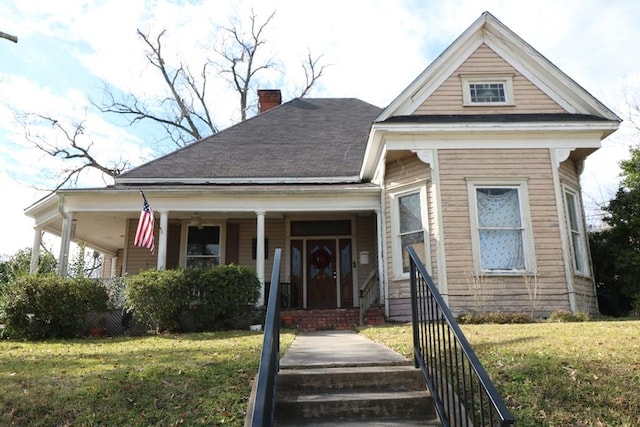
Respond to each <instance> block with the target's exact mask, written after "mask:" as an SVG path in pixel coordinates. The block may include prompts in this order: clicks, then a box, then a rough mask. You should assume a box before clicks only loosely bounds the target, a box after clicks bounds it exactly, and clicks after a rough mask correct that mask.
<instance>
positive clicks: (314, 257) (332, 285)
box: [307, 239, 338, 308]
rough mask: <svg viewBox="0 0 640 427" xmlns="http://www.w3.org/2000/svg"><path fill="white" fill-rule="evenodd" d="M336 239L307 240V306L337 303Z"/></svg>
mask: <svg viewBox="0 0 640 427" xmlns="http://www.w3.org/2000/svg"><path fill="white" fill-rule="evenodd" d="M337 272H338V267H337V265H336V240H335V239H322V240H307V306H308V307H309V308H334V307H336V303H337Z"/></svg>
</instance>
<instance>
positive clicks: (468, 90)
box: [462, 75, 513, 106]
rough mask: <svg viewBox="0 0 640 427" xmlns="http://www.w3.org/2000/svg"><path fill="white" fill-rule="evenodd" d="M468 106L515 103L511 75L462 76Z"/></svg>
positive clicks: (465, 100) (464, 97)
mask: <svg viewBox="0 0 640 427" xmlns="http://www.w3.org/2000/svg"><path fill="white" fill-rule="evenodd" d="M462 83H463V84H462V90H463V101H464V105H466V106H474V105H475V106H483V105H513V88H512V82H511V76H494V75H488V76H486V75H485V76H481V75H480V76H462Z"/></svg>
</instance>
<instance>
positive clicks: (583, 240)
mask: <svg viewBox="0 0 640 427" xmlns="http://www.w3.org/2000/svg"><path fill="white" fill-rule="evenodd" d="M567 194H571V195H572V196H573V201H574V203H575V206H574V208H575V211H576V221H577V222H578V231H577V233H578V235H579V237H580V239H579V241H580V251H581V252H582V264H583V270H584V271H583V270H580V269H578V266H577V265H576V256H575V247H574V245H573V233H574V231H573V230H572V229H571V218H570V217H569V206H568V205H567ZM562 196H563V197H562V198H563V205H564V212H565V221H566V224H567V233H568V238H569V249H570V250H571V263H572V265H573V272H574V274H575V275H576V276H582V277H591V268H590V265H589V256H588V253H587V233H586V230H585V226H584V217H583V212H582V198H581V197H580V193H579V192H578V191H577V190H576V189H575V188H574V187H571V186H568V185H566V184H563V185H562Z"/></svg>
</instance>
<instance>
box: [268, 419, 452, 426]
mask: <svg viewBox="0 0 640 427" xmlns="http://www.w3.org/2000/svg"><path fill="white" fill-rule="evenodd" d="M276 426H277V427H365V426H366V427H438V426H442V423H440V421H438V420H436V419H433V418H388V419H378V420H371V419H368V420H341V419H332V420H321V421H319V420H290V421H287V420H284V421H279V422H276Z"/></svg>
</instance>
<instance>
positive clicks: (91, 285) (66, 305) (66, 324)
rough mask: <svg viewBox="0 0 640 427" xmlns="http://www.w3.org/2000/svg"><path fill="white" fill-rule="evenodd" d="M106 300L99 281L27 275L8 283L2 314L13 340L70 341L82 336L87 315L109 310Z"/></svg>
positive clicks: (105, 293) (0, 305)
mask: <svg viewBox="0 0 640 427" xmlns="http://www.w3.org/2000/svg"><path fill="white" fill-rule="evenodd" d="M107 299H108V295H107V291H106V289H105V287H104V286H103V285H102V283H101V282H99V281H97V280H92V279H87V278H81V279H73V278H63V277H59V276H57V275H55V274H48V275H26V276H21V277H18V278H16V279H15V280H14V281H13V282H11V283H9V285H8V286H7V289H6V293H5V295H4V298H3V299H2V301H1V302H0V312H2V315H1V317H3V318H4V322H5V333H6V334H7V335H8V336H10V337H12V338H26V339H46V338H71V337H75V336H78V335H80V334H82V332H83V319H84V316H85V315H86V314H87V313H88V312H90V311H99V310H104V309H106V306H107Z"/></svg>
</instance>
